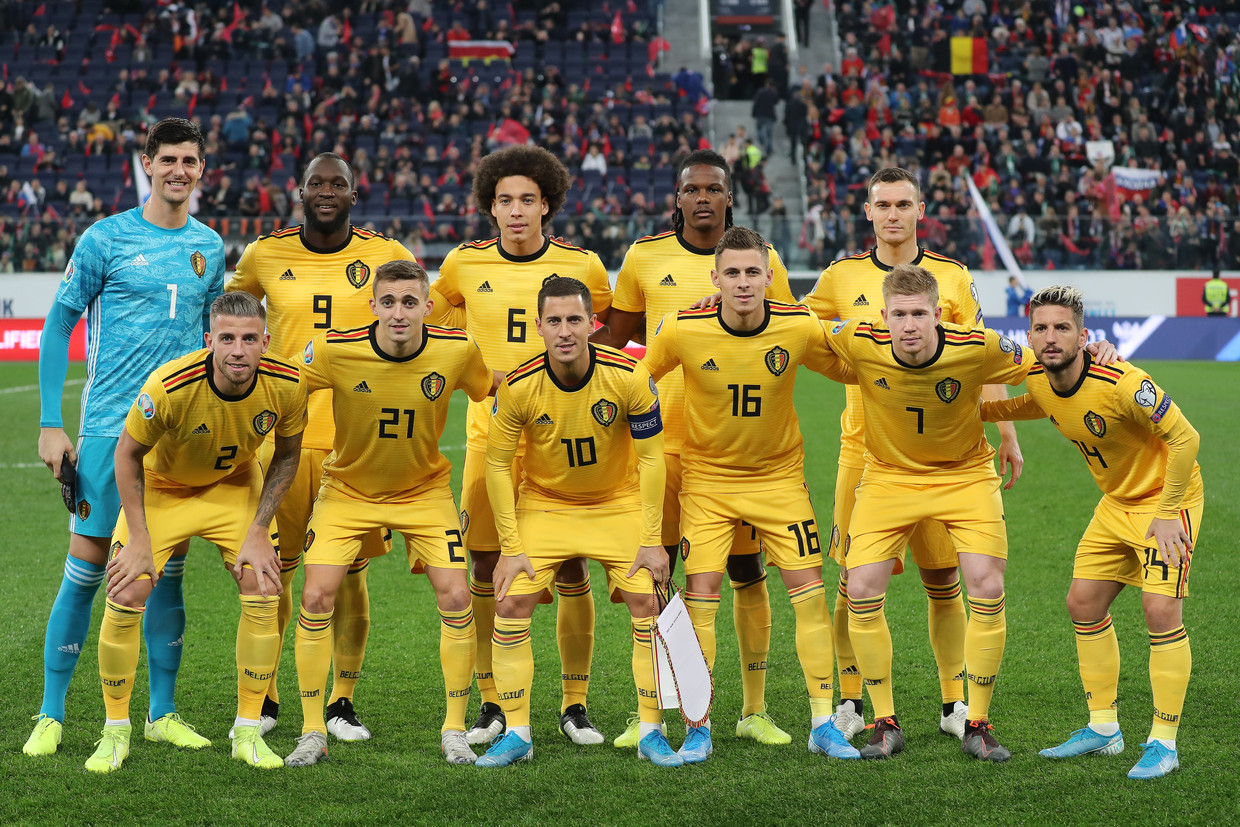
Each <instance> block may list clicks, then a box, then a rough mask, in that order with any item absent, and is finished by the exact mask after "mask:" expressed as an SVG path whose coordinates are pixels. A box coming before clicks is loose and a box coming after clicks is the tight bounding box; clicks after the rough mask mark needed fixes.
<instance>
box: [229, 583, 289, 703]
mask: <svg viewBox="0 0 1240 827" xmlns="http://www.w3.org/2000/svg"><path fill="white" fill-rule="evenodd" d="M279 607H280V598H279V596H277V595H274V594H273V595H271V596H270V597H263V596H262V595H260V594H243V595H241V622H240V623H238V624H237V717H238V718H248V719H251V720H258V718H259V717H260V716H261V715H262V712H263V698H264V697H266V695H267V684H269V683H270V682H271V677H272V675H273V673H274V672H275V671H276V658H277V656H278V654H279V651H280V631H279V625H278V621H277V619H276V615H277V614H278V613H279Z"/></svg>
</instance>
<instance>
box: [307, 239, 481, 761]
mask: <svg viewBox="0 0 1240 827" xmlns="http://www.w3.org/2000/svg"><path fill="white" fill-rule="evenodd" d="M372 287H373V291H374V298H372V299H371V302H370V304H371V309H372V311H373V313H374V315H375V316H377V317H378V321H376V322H374V323H372V324H370V325H367V326H366V327H359V328H355V329H353V330H344V331H335V330H332V331H328V332H326V333H320V334H318V335H317V336H315V337H314V338H313V339H311V340H310V343H309V344H307V345H306V347H305V352H304V354H303V357H302V362H303V363H304V367H303V368H302V371H303V372H304V373H305V375H306V381H307V384H308V386H309V389H310V392H311V393H314V392H315V391H319V390H322V389H329V390H330V391H331V392H332V416H333V419H334V421H335V425H336V437H335V441H336V447H335V450H334V451H333V452H332V453H331V454H330V455H329V456H328V457H327V461H326V462H325V463H324V465H323V484H322V487H321V488H320V489H319V495H318V499H317V500H316V501H315V508H314V515H313V516H312V517H311V518H310V528H309V531H308V532H307V534H306V541H305V553H306V561H305V562H306V583H305V586H304V587H303V588H302V592H301V614H300V616H299V618H298V621H297V681H298V684H299V686H300V689H301V707H302V712H303V721H304V723H303V727H302V735H301V737H300V738H299V739H298V742H297V748H296V749H294V750H293V752H292V754H290V755H289V756H288V758H287V759H285V763H286V764H288V765H289V766H309V765H311V764H316V763H318V762H319V761H320V760H322V759H324V758H326V757H327V723H326V722H325V721H324V719H323V691H324V688H325V686H326V684H327V672H328V665H329V661H330V658H331V645H330V643H329V640H328V639H329V637H330V635H331V625H332V614H333V608H334V605H335V602H336V599H337V593H338V590H339V589H340V586H341V583H343V582H345V581H346V580H347V579H348V578H347V577H346V572H347V571H348V570H349V567H350V565H351V564H353V563H354V562H355V561H356V560H357V558H358V555H360V554H361V553H362V552H363V547H362V541H363V538H364V537H367V536H370V535H373V533H374V530H375V529H378V528H380V527H382V526H390V527H391V528H392V530H394V531H398V532H400V533H401V534H402V535H404V537H405V544H406V548H407V549H408V554H409V565H410V570H411V571H415V572H417V571H422V570H425V573H426V576H427V579H429V580H430V582H431V587H432V588H433V589H434V590H435V600H436V602H437V603H438V606H439V615H440V619H441V620H442V623H441V624H440V628H439V657H440V662H441V665H442V667H443V675H444V685H445V691H446V693H447V716H446V718H445V720H444V725H443V729H442V731H441V733H440V746H441V748H442V750H443V753H444V757H445V758H447V760H448V762H449V763H452V764H472V763H473V762H474V758H475V756H474V753H473V751H472V750H470V748H469V745H468V744H467V743H466V742H465V708H466V706H467V705H468V703H469V689H470V686H471V684H472V683H473V677H474V674H473V673H474V650H475V641H474V622H473V610H472V608H471V607H470V600H469V582H468V578H467V577H466V571H465V555H464V546H463V543H462V540H461V526H460V522H459V520H458V519H457V511H456V503H455V501H454V500H453V499H452V491H451V489H450V488H449V487H448V482H449V476H450V473H451V465H450V464H449V463H448V461H447V460H446V459H444V457H443V455H442V454H440V453H439V438H440V437H441V436H442V434H443V428H444V423H445V422H446V421H447V417H448V401H449V400H450V399H451V398H452V392H453V391H454V390H456V389H457V388H461V389H463V390H465V392H466V393H468V394H469V396H470V397H471V398H472V399H474V400H475V401H477V400H481V399H484V398H486V396H487V394H488V393H490V392H491V390H492V388H493V387H494V384H495V375H494V374H493V373H492V372H491V371H489V370H488V369H487V367H486V365H485V364H484V363H483V361H482V353H481V352H479V350H478V347H477V345H475V344H474V342H473V339H471V338H470V337H469V335H468V334H466V333H465V332H464V331H461V330H454V329H451V328H440V327H429V326H426V325H424V324H423V321H424V320H425V318H426V314H427V313H428V312H429V311H430V309H431V308H430V304H429V303H428V301H427V297H428V295H429V293H430V278H429V277H428V276H427V275H426V271H425V270H423V269H422V267H421V265H418V264H416V263H414V262H412V261H391V262H388V263H386V264H382V265H380V266H379V268H378V269H377V270H376V271H375V276H374V279H373V280H372ZM311 398H313V397H311Z"/></svg>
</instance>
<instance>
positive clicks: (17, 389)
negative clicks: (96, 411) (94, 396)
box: [0, 379, 86, 394]
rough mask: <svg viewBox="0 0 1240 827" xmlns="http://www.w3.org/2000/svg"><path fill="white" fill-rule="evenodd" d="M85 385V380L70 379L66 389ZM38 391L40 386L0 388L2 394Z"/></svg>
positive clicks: (66, 383)
mask: <svg viewBox="0 0 1240 827" xmlns="http://www.w3.org/2000/svg"><path fill="white" fill-rule="evenodd" d="M85 384H86V380H85V379H70V380H68V381H67V382H65V387H66V388H67V387H69V386H71V385H85ZM38 389H39V386H38V385H18V386H17V387H15V388H0V394H7V393H25V392H26V391H37V390H38Z"/></svg>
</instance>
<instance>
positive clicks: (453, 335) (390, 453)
mask: <svg viewBox="0 0 1240 827" xmlns="http://www.w3.org/2000/svg"><path fill="white" fill-rule="evenodd" d="M375 327H376V324H371V325H370V326H368V327H359V328H356V329H354V330H344V331H337V330H331V331H328V332H326V333H320V334H319V335H317V336H315V337H314V338H313V339H311V340H310V342H309V343H308V344H307V345H306V347H305V352H304V354H303V356H302V361H303V362H304V363H305V366H304V367H303V368H302V371H303V372H304V373H305V375H306V381H307V383H308V385H309V388H310V391H311V392H312V393H313V392H314V391H317V390H322V389H328V390H330V391H332V415H333V417H334V420H335V430H336V447H335V450H334V451H332V453H331V454H329V455H328V457H327V459H326V460H325V461H324V463H323V484H324V485H325V486H327V487H328V488H331V489H332V490H333V491H335V492H337V493H339V494H342V495H344V496H346V497H351V498H353V499H358V500H366V501H368V502H409V501H411V500H416V499H419V498H422V497H424V496H426V495H427V493H428V492H429V491H432V490H434V489H436V488H443V489H447V488H448V477H449V475H450V473H451V469H452V466H451V464H450V463H449V462H448V460H447V459H446V458H445V457H444V456H443V455H442V454H441V453H439V438H440V437H441V436H442V435H443V429H444V423H445V422H447V419H448V401H449V400H450V399H451V398H452V392H453V391H454V390H456V389H457V388H461V389H462V390H464V391H465V392H466V393H467V394H469V396H470V398H472V399H474V400H480V399H485V398H486V396H487V394H488V393H489V392H490V390H491V384H492V382H493V381H494V374H492V373H491V371H490V370H489V369H488V368H487V366H486V364H485V363H484V362H483V361H482V353H481V352H480V351H479V350H478V346H477V345H476V344H474V340H473V339H472V338H470V336H469V334H467V333H466V332H465V331H463V330H456V329H453V328H442V327H433V326H430V325H427V326H425V327H424V328H423V338H422V346H421V347H420V348H419V349H418V350H417V351H416V352H415V353H413V354H412V355H410V356H406V357H403V358H396V357H394V356H389V355H387V354H386V353H384V352H383V351H382V350H381V349H380V348H379V344H378V342H377V341H376V339H375Z"/></svg>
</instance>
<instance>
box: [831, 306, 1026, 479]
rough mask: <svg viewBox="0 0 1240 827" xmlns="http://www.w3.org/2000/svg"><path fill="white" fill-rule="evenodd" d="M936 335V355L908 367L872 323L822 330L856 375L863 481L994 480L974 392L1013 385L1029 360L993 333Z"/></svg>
mask: <svg viewBox="0 0 1240 827" xmlns="http://www.w3.org/2000/svg"><path fill="white" fill-rule="evenodd" d="M938 330H939V347H938V351H937V352H936V353H935V355H934V356H933V357H931V359H930V360H929V361H928V362H926V363H925V364H922V365H918V366H916V367H913V366H911V365H908V364H906V363H904V362H902V361H900V360H899V359H897V358H896V356H895V353H894V352H893V351H892V348H891V331H890V330H889V329H888V328H886V327H885V326H883V325H882V324H881V323H880V322H870V321H857V320H854V321H850V322H835V323H834V324H831V325H829V332H828V335H827V344H828V345H829V346H830V348H831V349H832V350H834V351H835V352H836V353H838V354H839V355H840V356H841V357H842V358H843V359H844V360H845V361H846V362H847V363H848V364H849V365H850V366H851V367H852V369H853V370H855V371H856V372H857V381H858V383H859V385H858V387H859V389H860V391H861V397H862V400H863V404H862V409H863V410H864V412H865V428H864V433H865V473H866V476H867V477H872V478H877V479H882V478H884V477H886V478H896V479H900V480H902V481H908V477H909V475H910V474H914V475H918V474H933V475H934V476H933V477H928V478H927V479H926V481H927V482H951V481H958V480H962V479H969V478H975V477H984V476H993V475H994V474H995V469H994V465H993V463H992V462H991V459H992V458H993V457H994V453H995V452H994V449H993V448H991V447H990V444H989V443H987V442H986V431H985V428H984V427H983V425H982V416H981V411H980V409H979V407H978V401H979V400H980V399H981V397H982V386H983V385H994V384H999V383H1003V384H1007V385H1017V384H1020V382H1021V381H1023V380H1024V378H1025V375H1026V374H1027V373H1028V372H1029V366H1030V364H1031V363H1032V362H1033V354H1032V353H1030V352H1029V351H1027V350H1026V349H1025V348H1022V347H1021V346H1020V345H1018V344H1016V343H1015V342H1013V341H1011V340H1010V339H1007V338H1006V337H1003V336H1000V335H999V334H998V333H996V332H994V331H993V330H988V329H985V328H973V327H966V326H963V325H954V324H941V325H939V328H938Z"/></svg>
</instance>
